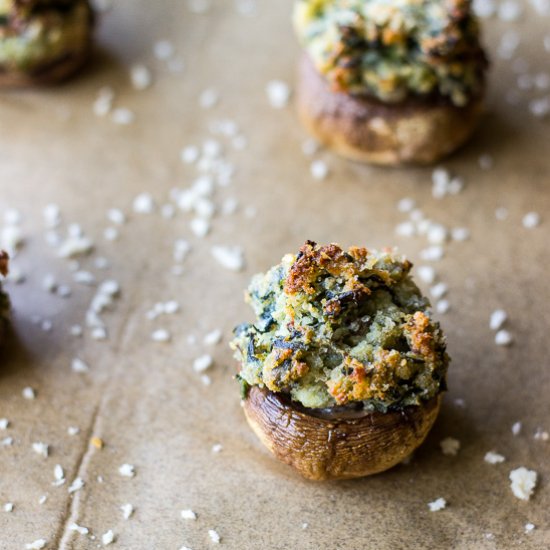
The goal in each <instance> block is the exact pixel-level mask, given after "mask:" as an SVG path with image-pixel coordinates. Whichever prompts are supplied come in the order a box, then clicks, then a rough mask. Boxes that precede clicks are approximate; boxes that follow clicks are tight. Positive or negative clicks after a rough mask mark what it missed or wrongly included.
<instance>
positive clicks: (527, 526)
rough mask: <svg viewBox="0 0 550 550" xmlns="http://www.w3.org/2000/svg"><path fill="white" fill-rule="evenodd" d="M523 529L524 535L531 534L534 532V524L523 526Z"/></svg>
mask: <svg viewBox="0 0 550 550" xmlns="http://www.w3.org/2000/svg"><path fill="white" fill-rule="evenodd" d="M524 529H525V532H526V533H531V532H532V531H534V530H535V524H534V523H531V522H529V523H526V524H525V526H524Z"/></svg>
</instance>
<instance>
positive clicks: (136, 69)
mask: <svg viewBox="0 0 550 550" xmlns="http://www.w3.org/2000/svg"><path fill="white" fill-rule="evenodd" d="M130 81H131V83H132V86H133V87H134V89H135V90H140V91H141V90H146V89H147V88H149V86H151V84H152V83H153V75H152V74H151V71H150V70H149V68H148V67H147V66H146V65H143V64H142V63H136V64H135V65H132V66H131V67H130Z"/></svg>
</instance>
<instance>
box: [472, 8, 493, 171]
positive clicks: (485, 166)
mask: <svg viewBox="0 0 550 550" xmlns="http://www.w3.org/2000/svg"><path fill="white" fill-rule="evenodd" d="M474 3H475V0H474ZM478 163H479V167H480V168H481V169H482V170H490V169H491V168H492V167H493V166H494V164H495V162H494V160H493V157H492V156H491V155H489V154H487V153H485V154H483V155H480V157H479V158H478Z"/></svg>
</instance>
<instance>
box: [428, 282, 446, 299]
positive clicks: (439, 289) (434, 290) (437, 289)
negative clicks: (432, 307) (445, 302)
mask: <svg viewBox="0 0 550 550" xmlns="http://www.w3.org/2000/svg"><path fill="white" fill-rule="evenodd" d="M447 292H449V285H447V284H446V283H437V284H436V285H434V286H432V287H431V288H430V294H431V295H432V296H433V297H434V298H435V299H436V300H439V299H440V298H443V296H445V294H447Z"/></svg>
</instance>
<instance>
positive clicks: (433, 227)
mask: <svg viewBox="0 0 550 550" xmlns="http://www.w3.org/2000/svg"><path fill="white" fill-rule="evenodd" d="M448 237H449V232H448V231H447V228H446V227H444V226H443V225H441V224H439V223H431V224H429V227H428V229H427V231H426V238H427V239H428V242H429V243H430V244H445V242H447V239H448Z"/></svg>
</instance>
